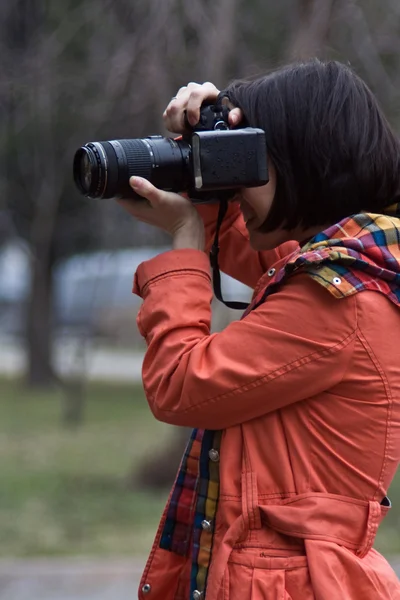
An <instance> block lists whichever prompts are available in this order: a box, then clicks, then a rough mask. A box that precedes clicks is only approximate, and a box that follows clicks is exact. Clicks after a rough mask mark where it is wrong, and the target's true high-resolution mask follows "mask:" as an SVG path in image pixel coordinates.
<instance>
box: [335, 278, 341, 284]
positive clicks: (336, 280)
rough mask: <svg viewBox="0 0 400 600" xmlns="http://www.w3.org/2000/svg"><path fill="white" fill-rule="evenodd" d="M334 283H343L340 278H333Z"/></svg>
mask: <svg viewBox="0 0 400 600" xmlns="http://www.w3.org/2000/svg"><path fill="white" fill-rule="evenodd" d="M333 283H334V284H335V285H340V284H341V283H342V280H341V279H340V277H334V278H333Z"/></svg>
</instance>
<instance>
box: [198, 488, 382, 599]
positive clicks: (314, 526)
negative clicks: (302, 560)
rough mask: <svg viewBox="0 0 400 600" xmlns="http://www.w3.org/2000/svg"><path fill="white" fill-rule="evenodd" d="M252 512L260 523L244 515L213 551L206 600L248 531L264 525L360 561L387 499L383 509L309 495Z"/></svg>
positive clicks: (335, 497) (216, 588)
mask: <svg viewBox="0 0 400 600" xmlns="http://www.w3.org/2000/svg"><path fill="white" fill-rule="evenodd" d="M252 508H253V510H254V509H255V511H256V512H257V511H258V512H259V515H260V519H255V520H254V519H253V523H254V525H255V526H254V525H253V527H252V525H251V520H249V519H248V518H246V515H243V514H242V515H240V516H239V517H238V518H237V519H236V520H235V521H234V522H233V523H232V525H231V526H230V527H229V529H228V530H227V531H226V533H225V535H224V538H223V540H222V543H221V545H220V547H219V548H218V550H216V556H215V557H214V559H213V563H214V564H213V565H212V566H211V569H210V574H209V578H208V583H207V600H216V598H217V596H218V592H219V589H220V587H221V584H222V581H223V577H224V573H225V569H226V567H227V564H228V561H229V557H230V554H231V552H232V549H233V547H234V546H235V545H236V544H238V543H239V542H242V541H244V540H245V539H246V537H247V534H248V532H249V531H250V530H251V529H253V528H254V529H258V528H259V527H262V526H263V525H264V526H267V527H270V528H271V529H273V530H275V531H278V532H279V533H283V534H284V535H288V536H291V537H295V538H301V539H304V540H320V541H327V542H331V543H334V544H338V545H340V546H344V547H345V548H348V549H350V550H352V551H353V552H354V553H355V554H356V555H357V556H358V557H360V558H363V557H364V556H365V555H366V554H367V553H368V552H369V551H370V549H371V548H372V546H373V543H374V539H375V535H376V532H377V530H378V527H379V524H380V522H381V521H382V519H383V518H384V517H385V516H386V514H387V512H388V510H389V508H390V502H389V500H388V499H387V505H386V506H384V505H382V504H380V503H379V502H378V501H376V500H370V501H367V500H358V499H355V498H348V497H346V496H339V495H336V494H324V493H318V492H309V493H305V494H299V495H297V496H295V497H292V498H288V499H286V500H282V501H280V502H279V503H278V504H276V503H275V504H264V505H261V504H258V506H253V507H252ZM213 567H214V568H213Z"/></svg>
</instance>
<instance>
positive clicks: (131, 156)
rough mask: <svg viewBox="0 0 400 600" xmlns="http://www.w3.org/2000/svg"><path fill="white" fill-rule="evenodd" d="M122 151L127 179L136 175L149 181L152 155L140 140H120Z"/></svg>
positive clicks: (149, 149) (152, 160)
mask: <svg viewBox="0 0 400 600" xmlns="http://www.w3.org/2000/svg"><path fill="white" fill-rule="evenodd" d="M120 144H121V146H122V147H123V149H124V152H125V156H126V162H127V166H128V173H129V177H131V176H132V175H136V176H138V177H144V178H145V179H149V180H150V179H151V171H152V167H153V162H154V155H153V152H152V150H151V148H149V147H147V145H146V144H145V143H144V142H143V141H142V140H120Z"/></svg>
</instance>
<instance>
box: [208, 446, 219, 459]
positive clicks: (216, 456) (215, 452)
mask: <svg viewBox="0 0 400 600" xmlns="http://www.w3.org/2000/svg"><path fill="white" fill-rule="evenodd" d="M208 457H209V459H210V460H212V461H213V462H218V461H219V452H218V450H215V449H214V448H211V450H210V451H209V453H208Z"/></svg>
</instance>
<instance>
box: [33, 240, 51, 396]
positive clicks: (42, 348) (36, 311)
mask: <svg viewBox="0 0 400 600" xmlns="http://www.w3.org/2000/svg"><path fill="white" fill-rule="evenodd" d="M33 256H34V258H33V260H32V265H31V289H30V295H29V301H28V305H27V314H26V317H27V319H26V326H27V342H28V343H27V355H28V356H27V383H28V385H30V386H41V387H49V386H50V385H51V384H52V383H54V375H53V368H52V319H53V280H52V269H51V264H50V261H49V256H48V252H47V251H46V248H45V247H43V245H41V244H38V246H37V248H36V251H35V252H34V255H33Z"/></svg>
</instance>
